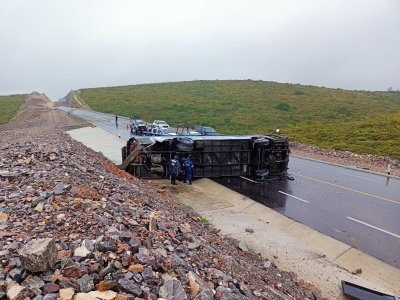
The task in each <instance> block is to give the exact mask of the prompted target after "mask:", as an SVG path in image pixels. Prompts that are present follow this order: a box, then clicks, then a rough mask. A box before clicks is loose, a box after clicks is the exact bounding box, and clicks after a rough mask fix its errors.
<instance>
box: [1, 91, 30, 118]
mask: <svg viewBox="0 0 400 300" xmlns="http://www.w3.org/2000/svg"><path fill="white" fill-rule="evenodd" d="M25 98H26V95H10V96H0V124H5V123H8V122H9V121H10V120H11V119H12V118H13V117H14V116H15V115H16V114H17V112H18V109H19V108H20V107H21V105H22V103H23V102H24V100H25Z"/></svg>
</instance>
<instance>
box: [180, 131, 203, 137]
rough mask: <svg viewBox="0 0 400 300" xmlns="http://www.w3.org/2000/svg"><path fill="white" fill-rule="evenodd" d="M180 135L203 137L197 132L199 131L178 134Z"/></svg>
mask: <svg viewBox="0 0 400 300" xmlns="http://www.w3.org/2000/svg"><path fill="white" fill-rule="evenodd" d="M178 135H192V136H193V135H194V136H196V135H197V136H199V135H201V133H200V132H197V131H184V132H181V133H178Z"/></svg>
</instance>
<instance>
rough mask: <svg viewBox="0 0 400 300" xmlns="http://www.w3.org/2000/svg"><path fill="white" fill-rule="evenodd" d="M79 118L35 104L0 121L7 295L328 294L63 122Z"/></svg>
mask: <svg viewBox="0 0 400 300" xmlns="http://www.w3.org/2000/svg"><path fill="white" fill-rule="evenodd" d="M35 99H36V100H37V97H36V98H35ZM79 125H80V121H79V120H75V119H73V118H72V117H70V116H68V115H67V114H66V113H64V112H62V111H59V110H52V109H48V108H43V107H39V108H38V107H37V106H36V105H34V106H33V108H30V109H29V108H28V106H27V108H26V109H25V110H23V111H22V112H21V113H20V114H19V115H18V116H17V117H16V118H15V120H13V122H11V123H9V124H6V125H3V126H0V140H1V144H0V238H1V243H0V299H11V300H22V299H36V300H39V299H46V300H50V299H63V300H67V299H75V300H78V299H85V300H90V299H119V300H122V299H146V300H148V299H154V300H156V299H158V298H162V299H173V300H180V299H182V300H183V299H201V300H203V299H204V300H206V299H214V298H221V299H320V291H319V290H318V289H317V287H315V286H314V285H312V284H311V283H309V282H307V281H306V280H303V279H301V278H297V276H296V275H295V274H294V273H288V272H283V271H280V270H279V269H277V268H276V266H275V265H274V264H273V263H272V262H271V261H268V260H261V259H260V256H259V255H257V254H254V253H252V252H251V251H250V250H248V249H247V247H246V245H244V244H242V243H239V242H238V241H236V240H232V239H230V238H227V237H225V236H223V235H221V234H220V233H219V232H218V230H216V229H214V228H213V227H212V226H211V225H209V224H207V223H204V222H202V219H201V218H199V216H197V215H196V214H195V213H194V212H193V211H192V210H191V209H190V208H186V207H185V206H183V205H182V204H181V203H179V202H178V201H177V200H176V199H175V198H174V197H173V196H172V195H170V194H169V193H168V192H166V191H165V190H160V189H159V188H157V187H156V186H153V185H152V184H151V183H149V182H146V181H142V180H138V179H136V178H133V177H132V176H130V175H129V174H127V173H125V172H122V171H120V170H118V169H117V168H116V167H115V165H113V164H112V163H111V162H110V161H108V159H106V158H105V157H103V156H102V155H101V154H100V153H96V152H94V151H92V150H91V149H88V148H86V147H85V146H84V145H82V144H81V143H78V142H76V141H74V140H72V139H71V138H69V136H68V135H67V134H65V133H64V132H63V131H62V130H61V129H58V128H70V127H71V126H72V127H73V126H79Z"/></svg>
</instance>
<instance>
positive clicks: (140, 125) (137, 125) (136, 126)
mask: <svg viewBox="0 0 400 300" xmlns="http://www.w3.org/2000/svg"><path fill="white" fill-rule="evenodd" d="M144 131H147V124H146V122H144V121H143V120H140V119H138V120H133V121H132V123H131V133H132V134H138V132H140V133H143V132H144Z"/></svg>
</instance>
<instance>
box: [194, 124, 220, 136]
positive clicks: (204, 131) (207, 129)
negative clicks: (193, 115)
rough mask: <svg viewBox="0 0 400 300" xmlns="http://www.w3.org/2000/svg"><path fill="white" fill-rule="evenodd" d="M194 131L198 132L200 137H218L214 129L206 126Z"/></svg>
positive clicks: (198, 127) (197, 127)
mask: <svg viewBox="0 0 400 300" xmlns="http://www.w3.org/2000/svg"><path fill="white" fill-rule="evenodd" d="M194 130H196V131H197V132H199V133H200V134H201V135H218V133H217V131H216V130H215V129H214V128H212V127H208V126H196V128H195V129H194Z"/></svg>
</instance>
